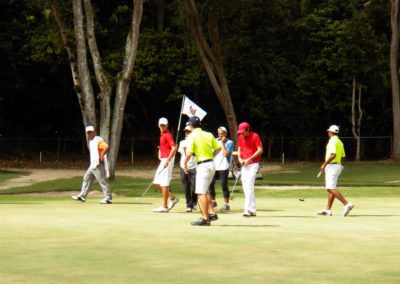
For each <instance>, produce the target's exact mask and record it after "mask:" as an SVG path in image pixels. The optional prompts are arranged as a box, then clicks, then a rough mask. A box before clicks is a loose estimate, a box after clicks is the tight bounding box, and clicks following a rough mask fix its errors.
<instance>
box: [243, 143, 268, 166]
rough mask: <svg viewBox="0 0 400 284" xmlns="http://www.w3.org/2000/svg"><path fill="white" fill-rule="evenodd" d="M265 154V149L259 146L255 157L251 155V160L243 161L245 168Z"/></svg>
mask: <svg viewBox="0 0 400 284" xmlns="http://www.w3.org/2000/svg"><path fill="white" fill-rule="evenodd" d="M263 152H264V150H263V147H262V146H258V147H257V151H255V152H254V154H253V155H251V156H250V157H249V158H247V159H246V160H244V161H243V166H246V165H248V164H249V163H250V161H251V160H253V159H255V158H258V157H259V156H261V154H262V153H263Z"/></svg>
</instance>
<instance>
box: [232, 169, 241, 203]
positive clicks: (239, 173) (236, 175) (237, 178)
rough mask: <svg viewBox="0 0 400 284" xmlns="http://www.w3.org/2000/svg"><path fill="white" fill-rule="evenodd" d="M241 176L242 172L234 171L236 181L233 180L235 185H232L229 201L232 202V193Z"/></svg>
mask: <svg viewBox="0 0 400 284" xmlns="http://www.w3.org/2000/svg"><path fill="white" fill-rule="evenodd" d="M241 174H242V172H241V171H240V169H239V170H237V171H236V174H234V176H235V177H236V180H235V183H234V185H233V188H232V190H231V194H230V196H231V198H230V200H233V192H234V191H235V188H236V184H237V182H238V180H239V177H240V175H241Z"/></svg>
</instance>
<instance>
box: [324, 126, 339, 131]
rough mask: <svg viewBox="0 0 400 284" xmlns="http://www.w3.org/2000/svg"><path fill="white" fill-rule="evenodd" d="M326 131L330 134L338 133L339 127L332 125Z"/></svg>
mask: <svg viewBox="0 0 400 284" xmlns="http://www.w3.org/2000/svg"><path fill="white" fill-rule="evenodd" d="M326 131H328V132H332V133H339V126H337V125H334V124H333V125H331V126H329V128H328V129H327V130H326Z"/></svg>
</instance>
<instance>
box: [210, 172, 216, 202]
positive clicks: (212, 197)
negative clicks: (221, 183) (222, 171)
mask: <svg viewBox="0 0 400 284" xmlns="http://www.w3.org/2000/svg"><path fill="white" fill-rule="evenodd" d="M217 175H218V172H217V171H216V172H215V174H214V176H213V177H212V180H211V183H210V187H209V192H210V196H211V199H212V200H215V182H216V181H217Z"/></svg>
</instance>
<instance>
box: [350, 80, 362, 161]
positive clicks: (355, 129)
mask: <svg viewBox="0 0 400 284" xmlns="http://www.w3.org/2000/svg"><path fill="white" fill-rule="evenodd" d="M357 87H358V99H356V92H357ZM362 88H363V86H362V85H358V86H357V81H356V78H353V93H352V94H353V95H352V100H351V101H352V104H351V124H352V128H351V130H352V133H353V136H354V138H355V139H356V142H357V146H356V161H360V158H361V157H360V148H361V131H360V128H361V119H362V115H363V111H362V109H361V93H362ZM357 102H358V103H357ZM356 104H357V107H358V108H357V110H356ZM357 114H358V117H357V120H356V116H357Z"/></svg>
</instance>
